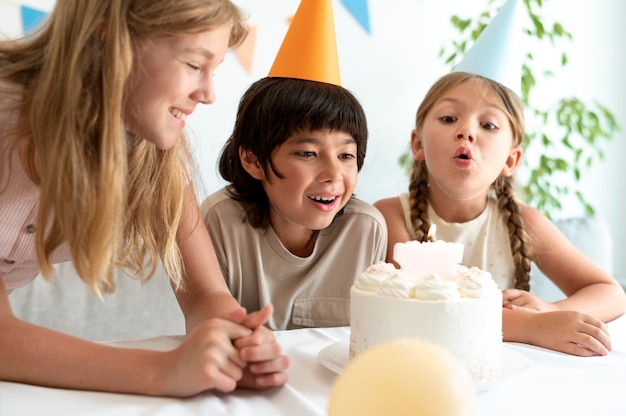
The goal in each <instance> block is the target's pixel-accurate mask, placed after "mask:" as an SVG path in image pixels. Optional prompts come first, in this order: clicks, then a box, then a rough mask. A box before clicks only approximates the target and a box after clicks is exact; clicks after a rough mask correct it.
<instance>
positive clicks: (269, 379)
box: [230, 305, 289, 389]
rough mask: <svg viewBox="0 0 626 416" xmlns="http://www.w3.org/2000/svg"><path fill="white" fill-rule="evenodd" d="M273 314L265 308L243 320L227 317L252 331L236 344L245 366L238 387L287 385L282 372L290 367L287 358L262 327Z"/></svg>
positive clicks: (268, 308)
mask: <svg viewBox="0 0 626 416" xmlns="http://www.w3.org/2000/svg"><path fill="white" fill-rule="evenodd" d="M273 311H274V308H273V307H272V306H271V305H267V306H265V307H264V308H263V309H261V310H259V311H257V312H253V313H251V314H248V315H245V316H243V317H241V316H239V317H236V316H235V315H231V316H230V318H231V319H234V320H235V321H236V322H238V323H240V324H242V325H244V326H246V327H248V328H250V329H252V330H253V332H252V333H251V334H250V335H247V336H244V337H241V338H239V339H237V340H236V341H235V346H236V347H237V349H239V351H240V356H241V358H243V359H244V360H245V361H246V362H247V363H248V366H247V367H245V369H244V374H243V377H242V379H241V380H240V381H239V383H238V386H239V387H244V388H254V389H264V388H270V387H276V386H282V385H283V384H285V383H286V382H287V379H288V376H287V373H286V371H285V370H287V368H288V367H289V358H288V357H287V356H286V355H283V354H281V351H282V350H281V347H280V345H279V344H278V342H276V337H275V336H274V333H273V332H272V331H271V330H270V329H269V328H267V327H265V326H263V324H265V323H266V322H267V321H268V320H269V318H270V317H271V316H272V312H273Z"/></svg>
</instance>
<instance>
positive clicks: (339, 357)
mask: <svg viewBox="0 0 626 416" xmlns="http://www.w3.org/2000/svg"><path fill="white" fill-rule="evenodd" d="M349 348H350V341H348V340H346V341H339V342H336V343H334V344H330V345H328V346H326V347H324V348H322V350H321V351H320V352H319V354H318V358H319V360H320V363H322V365H323V366H324V367H326V368H328V369H329V370H331V371H334V372H335V373H337V374H340V373H341V372H342V371H343V369H344V368H345V367H346V365H348V362H349V361H350V357H349ZM529 367H530V359H529V358H528V357H526V356H525V355H524V354H521V353H519V352H517V351H514V350H512V349H510V348H507V347H506V346H503V347H502V373H501V374H500V377H498V378H496V379H495V380H492V381H477V382H476V391H478V392H481V391H485V390H490V389H492V388H493V387H495V386H496V385H497V384H498V383H500V382H501V381H503V380H505V379H507V378H509V377H512V376H515V375H517V374H520V373H521V372H523V371H524V370H527V369H528V368H529Z"/></svg>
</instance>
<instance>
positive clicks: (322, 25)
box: [268, 0, 341, 85]
mask: <svg viewBox="0 0 626 416" xmlns="http://www.w3.org/2000/svg"><path fill="white" fill-rule="evenodd" d="M268 76H269V77H280V78H299V79H306V80H310V81H317V82H325V83H328V84H335V85H341V76H340V74H339V58H338V56H337V42H336V39H335V22H334V17H333V5H332V0H302V1H301V2H300V6H298V10H297V11H296V14H295V15H294V17H293V20H292V21H291V25H290V26H289V30H288V31H287V34H286V35H285V39H284V40H283V43H282V45H281V46H280V49H279V50H278V54H277V55H276V59H274V64H273V65H272V68H271V69H270V72H269V74H268Z"/></svg>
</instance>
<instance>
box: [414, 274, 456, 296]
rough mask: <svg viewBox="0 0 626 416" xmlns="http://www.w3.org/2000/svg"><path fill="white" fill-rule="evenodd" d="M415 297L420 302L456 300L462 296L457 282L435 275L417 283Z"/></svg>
mask: <svg viewBox="0 0 626 416" xmlns="http://www.w3.org/2000/svg"><path fill="white" fill-rule="evenodd" d="M414 297H415V299H420V300H454V299H459V298H460V297H461V296H460V295H459V289H458V287H457V284H456V283H455V282H453V281H451V280H445V279H442V278H441V277H439V275H437V274H433V275H431V276H426V277H424V278H422V279H420V280H418V281H417V282H416V283H415V292H414Z"/></svg>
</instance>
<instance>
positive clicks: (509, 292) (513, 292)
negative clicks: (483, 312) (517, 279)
mask: <svg viewBox="0 0 626 416" xmlns="http://www.w3.org/2000/svg"><path fill="white" fill-rule="evenodd" d="M523 293H524V291H523V290H519V289H504V290H503V291H502V304H504V305H506V304H507V303H508V302H511V301H512V300H514V299H517V298H519V297H520V296H522V294H523Z"/></svg>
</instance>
